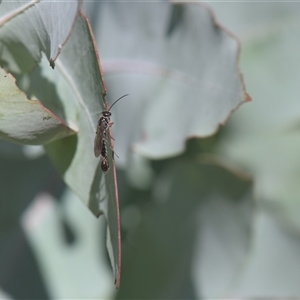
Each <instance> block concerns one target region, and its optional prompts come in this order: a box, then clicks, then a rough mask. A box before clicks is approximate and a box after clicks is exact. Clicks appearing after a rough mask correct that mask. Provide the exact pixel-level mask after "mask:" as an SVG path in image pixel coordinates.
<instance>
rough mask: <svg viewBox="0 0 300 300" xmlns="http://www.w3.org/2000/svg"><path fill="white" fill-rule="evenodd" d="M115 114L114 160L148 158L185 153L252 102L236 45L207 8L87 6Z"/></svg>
mask: <svg viewBox="0 0 300 300" xmlns="http://www.w3.org/2000/svg"><path fill="white" fill-rule="evenodd" d="M90 5H91V6H92V7H93V9H94V11H96V10H97V9H98V10H99V17H98V18H97V21H96V19H95V24H94V30H95V35H96V38H97V41H98V45H99V49H100V53H101V57H102V61H103V67H104V72H105V78H106V80H107V84H108V90H109V96H110V97H111V98H110V99H111V101H112V100H113V99H116V98H117V97H119V96H120V95H122V94H124V93H128V94H129V97H128V98H127V99H124V100H123V101H122V102H120V103H118V105H116V106H115V107H114V108H113V112H114V116H115V123H116V126H115V128H116V129H115V139H116V153H118V155H119V156H120V159H119V160H118V161H117V162H118V163H119V164H120V165H121V164H122V165H123V166H124V165H126V158H127V154H128V151H130V150H131V149H134V150H135V151H137V152H139V154H141V155H144V156H147V157H150V158H155V159H158V158H165V157H169V156H173V155H176V154H178V153H180V152H183V150H184V148H185V142H186V140H187V139H188V138H190V137H193V136H197V137H206V136H209V135H212V134H214V133H215V132H216V131H217V130H218V128H219V126H220V124H224V123H225V122H226V120H227V119H228V117H229V116H230V115H231V113H232V112H233V111H234V110H235V109H236V108H237V107H238V106H239V105H240V104H241V103H243V102H244V101H246V100H249V99H250V98H249V96H248V95H247V94H246V92H245V88H244V84H243V80H242V77H241V75H240V73H239V70H238V63H239V62H238V56H239V42H238V41H237V39H236V38H235V37H234V36H233V35H231V34H230V33H228V32H227V31H226V30H225V29H224V28H222V27H221V26H220V25H219V24H218V23H217V22H216V20H215V18H214V16H213V15H212V13H211V11H210V10H209V9H207V7H205V6H202V5H199V4H188V3H179V2H176V3H170V2H142V3H128V2H126V3H122V2H101V3H90Z"/></svg>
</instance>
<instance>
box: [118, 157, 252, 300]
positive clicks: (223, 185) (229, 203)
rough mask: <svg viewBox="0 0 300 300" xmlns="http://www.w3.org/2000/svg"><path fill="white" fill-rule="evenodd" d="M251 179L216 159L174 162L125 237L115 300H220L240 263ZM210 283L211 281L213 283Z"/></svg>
mask: <svg viewBox="0 0 300 300" xmlns="http://www.w3.org/2000/svg"><path fill="white" fill-rule="evenodd" d="M251 191H252V181H251V178H250V177H249V176H248V175H246V174H245V173H243V172H241V171H237V169H235V168H234V167H232V166H230V167H229V166H226V165H224V164H223V163H222V162H221V161H220V160H218V159H216V158H215V157H208V156H202V157H199V158H198V159H182V158H180V159H178V161H177V162H173V163H172V164H170V165H169V166H167V167H166V168H164V169H163V171H162V173H161V174H160V176H159V177H158V178H156V181H155V184H154V186H153V190H152V197H151V198H152V199H151V200H152V201H151V202H150V203H148V205H144V207H143V208H142V209H140V208H139V207H137V208H136V210H137V211H139V213H140V214H141V216H140V218H139V219H140V223H139V224H138V225H137V226H136V229H135V230H132V232H130V233H129V234H128V238H127V242H125V243H124V251H123V277H122V278H123V279H122V285H121V288H120V291H119V293H118V296H117V299H200V298H201V297H205V298H206V297H208V298H218V297H220V295H222V294H221V293H222V292H224V291H225V290H226V289H227V288H228V286H229V285H230V283H232V280H233V278H234V275H236V274H237V271H239V268H240V267H241V265H242V263H243V262H244V259H245V255H246V254H247V253H248V250H249V243H250V241H251V226H252V218H253V212H254V203H253V200H252V195H251V194H252V193H251ZM212 278H213V280H212Z"/></svg>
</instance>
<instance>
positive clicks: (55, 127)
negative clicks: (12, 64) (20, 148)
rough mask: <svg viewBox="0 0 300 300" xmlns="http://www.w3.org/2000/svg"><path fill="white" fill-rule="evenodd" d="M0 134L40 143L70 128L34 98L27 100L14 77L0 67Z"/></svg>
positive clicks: (6, 137)
mask: <svg viewBox="0 0 300 300" xmlns="http://www.w3.org/2000/svg"><path fill="white" fill-rule="evenodd" d="M0 90H1V94H0V111H1V113H0V136H1V137H2V138H4V139H7V140H10V141H14V142H18V143H23V144H44V143H47V142H50V141H52V140H55V139H59V138H62V137H65V136H68V135H70V134H74V131H73V130H71V129H70V128H68V127H67V125H66V124H64V122H63V121H62V120H60V119H59V118H57V117H56V116H55V115H54V114H53V113H51V111H49V110H48V109H46V108H45V107H44V106H43V105H42V104H41V103H40V102H39V101H37V100H28V98H27V97H26V95H25V94H24V93H23V92H22V91H21V90H20V89H19V88H18V87H17V86H16V84H15V79H14V78H13V77H12V76H11V75H10V74H7V73H6V72H5V71H4V70H3V69H0Z"/></svg>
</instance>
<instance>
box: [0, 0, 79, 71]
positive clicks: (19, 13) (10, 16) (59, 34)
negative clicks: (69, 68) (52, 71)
mask: <svg viewBox="0 0 300 300" xmlns="http://www.w3.org/2000/svg"><path fill="white" fill-rule="evenodd" d="M80 3H81V1H80V0H75V1H67V2H66V1H61V0H58V1H57V0H56V1H52V0H50V1H49V0H47V1H44V0H40V1H36V0H31V1H23V0H16V1H5V2H3V3H1V7H0V41H1V42H0V47H1V62H2V63H3V62H5V64H6V65H7V66H8V68H9V69H10V71H14V72H18V73H19V72H20V71H23V72H24V71H28V70H29V69H31V68H33V67H34V66H35V65H36V62H38V61H39V60H40V58H41V51H43V52H45V53H46V55H47V57H48V59H49V60H51V61H54V60H55V59H56V58H57V56H58V54H59V53H60V51H61V49H62V46H63V45H64V43H65V42H66V40H67V38H68V36H69V35H70V32H71V29H72V27H73V25H74V22H75V19H76V16H77V14H78V10H79V6H80Z"/></svg>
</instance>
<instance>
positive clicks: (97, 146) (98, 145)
mask: <svg viewBox="0 0 300 300" xmlns="http://www.w3.org/2000/svg"><path fill="white" fill-rule="evenodd" d="M105 124H106V123H105V121H103V120H102V118H100V120H99V125H98V127H97V131H96V136H95V140H94V154H95V156H96V157H99V155H100V154H101V149H102V140H103V134H104V132H105V130H107V129H106V125H105Z"/></svg>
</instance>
